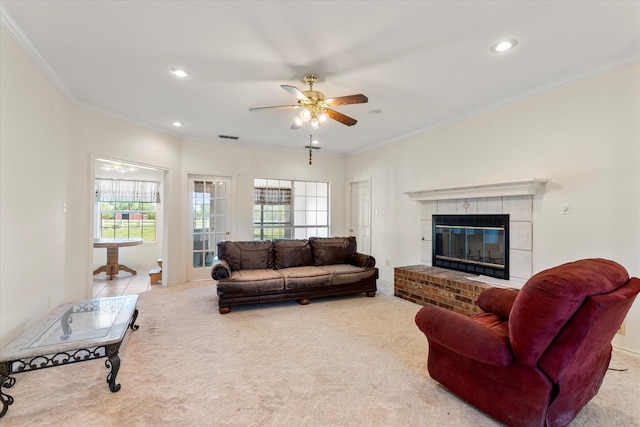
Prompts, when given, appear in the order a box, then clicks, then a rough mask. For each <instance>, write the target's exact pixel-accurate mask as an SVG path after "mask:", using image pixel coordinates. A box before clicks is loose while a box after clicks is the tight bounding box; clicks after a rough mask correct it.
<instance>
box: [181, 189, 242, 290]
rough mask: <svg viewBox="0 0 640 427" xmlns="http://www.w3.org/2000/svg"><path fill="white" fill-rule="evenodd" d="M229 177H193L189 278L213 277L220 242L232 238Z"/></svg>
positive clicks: (190, 191)
mask: <svg viewBox="0 0 640 427" xmlns="http://www.w3.org/2000/svg"><path fill="white" fill-rule="evenodd" d="M230 183H231V179H230V178H226V177H203V176H197V177H191V178H190V179H189V194H190V198H191V203H190V209H189V210H190V215H189V227H190V229H191V233H190V239H189V240H190V242H189V250H190V257H189V266H190V268H189V269H188V274H187V276H188V277H187V278H188V279H189V280H199V279H210V278H211V265H212V264H213V261H214V259H215V258H216V256H217V255H218V254H217V249H218V242H219V241H221V240H227V239H229V235H230V233H231V232H230V230H231V227H230V226H229V224H228V218H229V206H230V203H229V190H230V188H231V185H230Z"/></svg>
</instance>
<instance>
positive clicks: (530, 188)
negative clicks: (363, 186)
mask: <svg viewBox="0 0 640 427" xmlns="http://www.w3.org/2000/svg"><path fill="white" fill-rule="evenodd" d="M546 184H547V180H546V179H541V178H532V179H522V180H517V181H505V182H495V183H491V184H473V185H465V186H459V187H447V188H434V189H429V190H418V191H408V192H406V193H405V194H406V195H407V196H409V197H410V198H411V200H414V201H416V202H423V201H428V200H450V199H465V198H468V199H471V198H481V197H504V196H526V195H534V194H542V193H543V192H544V187H545V185H546Z"/></svg>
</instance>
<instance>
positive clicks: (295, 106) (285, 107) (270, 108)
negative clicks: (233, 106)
mask: <svg viewBox="0 0 640 427" xmlns="http://www.w3.org/2000/svg"><path fill="white" fill-rule="evenodd" d="M298 107H299V105H298V104H295V105H274V106H272V107H255V108H249V111H262V110H287V109H290V108H298Z"/></svg>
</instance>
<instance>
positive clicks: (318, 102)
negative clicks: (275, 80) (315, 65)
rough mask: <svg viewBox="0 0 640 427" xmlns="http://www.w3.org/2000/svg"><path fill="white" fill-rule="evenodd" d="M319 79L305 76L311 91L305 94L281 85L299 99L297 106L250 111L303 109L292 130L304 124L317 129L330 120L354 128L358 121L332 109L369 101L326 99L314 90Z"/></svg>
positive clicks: (350, 97) (363, 98) (356, 97)
mask: <svg viewBox="0 0 640 427" xmlns="http://www.w3.org/2000/svg"><path fill="white" fill-rule="evenodd" d="M318 80H319V77H318V75H317V74H313V73H309V74H305V75H304V82H305V83H307V84H308V85H309V90H305V91H304V92H303V91H301V90H299V89H298V88H296V87H294V86H290V85H280V87H282V88H283V89H284V90H286V91H287V92H289V93H291V94H292V95H293V96H295V97H296V98H297V99H298V103H297V104H292V105H276V106H272V107H257V108H250V109H249V111H262V110H270V109H290V108H302V109H303V110H302V111H301V112H300V114H299V115H298V116H297V117H296V119H295V120H294V122H293V124H292V125H291V129H300V128H301V127H302V125H303V124H304V123H307V122H308V123H310V125H311V127H312V128H314V129H315V128H317V127H318V126H320V124H321V123H324V122H325V121H326V120H327V119H328V118H330V119H333V120H335V121H338V122H340V123H342V124H344V125H347V126H353V125H355V124H356V123H358V121H357V120H356V119H354V118H351V117H349V116H345V115H344V114H342V113H339V112H337V111H336V110H333V109H331V108H330V107H335V106H337V105H348V104H364V103H365V102H369V99H368V98H367V97H366V96H364V95H362V94H357V95H347V96H339V97H337V98H325V97H324V94H323V93H322V92H318V91H317V90H313V85H314V84H315V83H317V82H318Z"/></svg>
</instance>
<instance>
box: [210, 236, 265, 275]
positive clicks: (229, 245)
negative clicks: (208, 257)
mask: <svg viewBox="0 0 640 427" xmlns="http://www.w3.org/2000/svg"><path fill="white" fill-rule="evenodd" d="M218 258H220V259H223V260H225V261H227V263H229V266H230V267H231V271H238V270H251V269H261V268H273V247H272V244H271V242H268V241H267V242H254V241H246V242H227V241H225V242H218Z"/></svg>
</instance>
